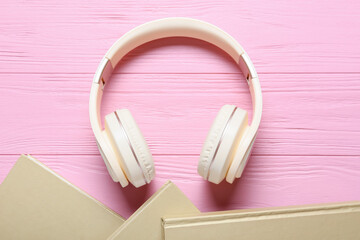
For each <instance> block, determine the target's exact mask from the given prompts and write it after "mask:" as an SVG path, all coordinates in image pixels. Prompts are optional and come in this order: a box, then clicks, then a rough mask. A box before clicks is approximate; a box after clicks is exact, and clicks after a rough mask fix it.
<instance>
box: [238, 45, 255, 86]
mask: <svg viewBox="0 0 360 240" xmlns="http://www.w3.org/2000/svg"><path fill="white" fill-rule="evenodd" d="M239 67H240V69H241V71H242V73H243V74H244V76H245V78H246V80H247V81H248V82H249V81H250V80H251V79H253V78H257V77H258V76H257V73H256V71H255V68H254V65H253V63H252V62H251V60H250V58H249V55H247V53H246V52H244V53H243V54H241V55H240V59H239Z"/></svg>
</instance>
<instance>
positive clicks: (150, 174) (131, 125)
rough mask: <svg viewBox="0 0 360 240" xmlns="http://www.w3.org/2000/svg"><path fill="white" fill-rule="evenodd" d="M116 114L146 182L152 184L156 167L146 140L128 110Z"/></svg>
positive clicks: (118, 111)
mask: <svg viewBox="0 0 360 240" xmlns="http://www.w3.org/2000/svg"><path fill="white" fill-rule="evenodd" d="M116 113H117V114H118V116H119V118H120V120H121V122H122V124H123V127H124V129H125V132H126V133H127V135H128V137H129V141H130V143H131V145H132V146H133V149H134V152H135V155H136V157H137V159H138V161H139V164H140V166H141V168H142V170H143V172H144V176H145V180H146V182H147V183H150V181H151V180H152V179H153V178H154V176H155V167H154V161H153V158H152V155H151V153H150V150H149V147H148V145H147V143H146V141H145V138H144V136H143V135H142V133H141V131H140V129H139V127H138V125H137V124H136V122H135V120H134V118H133V116H132V115H131V113H130V111H129V110H128V109H122V110H117V111H116Z"/></svg>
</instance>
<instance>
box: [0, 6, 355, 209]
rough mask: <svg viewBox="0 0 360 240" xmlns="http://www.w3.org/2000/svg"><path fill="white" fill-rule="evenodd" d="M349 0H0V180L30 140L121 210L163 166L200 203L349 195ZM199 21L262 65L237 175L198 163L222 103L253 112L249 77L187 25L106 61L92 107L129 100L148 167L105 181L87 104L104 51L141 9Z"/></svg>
mask: <svg viewBox="0 0 360 240" xmlns="http://www.w3.org/2000/svg"><path fill="white" fill-rule="evenodd" d="M358 9H360V2H359V1H355V0H347V1H345V2H344V1H343V2H339V1H336V0H330V1H317V2H316V3H314V2H313V1H271V2H269V1H264V0H261V1H249V0H242V1H235V0H231V1H230V0H229V1H201V0H195V1H194V0H192V1H189V0H185V1H181V3H180V2H175V1H168V0H164V1H158V2H157V3H153V2H151V3H150V2H148V1H137V2H128V1H106V2H103V1H100V0H91V1H70V0H65V1H61V2H58V1H43V0H40V1H31V2H26V1H25V2H24V1H17V0H15V1H8V0H5V1H1V2H0V78H1V83H2V87H1V88H0V112H1V114H0V121H1V123H2V126H3V127H2V128H1V129H0V182H1V181H2V180H3V179H4V178H5V176H6V175H7V173H8V171H9V170H10V168H11V166H12V165H13V164H14V162H15V161H16V159H17V158H18V156H19V155H20V154H21V153H31V154H33V155H34V156H35V157H37V158H38V159H39V160H41V161H42V162H44V163H45V164H47V165H48V166H49V167H50V168H52V169H54V170H55V171H56V172H58V173H59V174H60V175H63V176H64V177H65V178H67V179H68V180H69V181H71V182H73V183H74V184H75V185H77V186H79V187H80V188H82V189H84V190H85V191H87V192H88V193H90V194H91V195H93V196H94V197H95V198H97V199H99V200H100V201H102V202H104V203H105V204H107V205H108V206H110V207H111V208H113V209H114V210H115V211H117V212H119V213H120V214H122V215H124V216H129V215H130V214H131V213H132V212H133V211H135V210H136V208H137V207H138V206H140V204H141V203H142V202H144V201H145V200H146V199H147V198H148V197H149V196H150V195H151V194H152V193H153V192H155V191H156V190H157V189H158V188H159V187H160V186H161V184H163V183H164V182H165V181H166V180H167V179H171V180H173V181H174V182H175V183H176V184H177V185H179V187H180V188H181V189H182V190H183V191H184V192H185V193H186V195H187V196H189V198H190V199H191V200H192V201H193V202H194V203H195V205H196V206H198V207H199V208H200V210H202V211H209V210H224V209H236V208H252V207H265V206H281V205H290V204H306V203H319V202H333V201H343V200H344V201H345V200H360V191H359V189H360V125H359V120H360V111H359V109H360V47H359V44H358V43H359V41H360V31H359V30H358V26H359V25H360V17H359V16H360V15H359V13H358ZM170 16H188V17H193V18H198V19H202V20H205V21H209V22H211V23H213V24H215V25H217V26H219V27H221V28H223V29H224V30H226V31H227V32H229V33H230V34H231V35H233V36H234V37H235V38H236V39H237V40H239V42H240V43H241V44H242V45H243V47H244V48H245V50H246V51H247V52H248V54H249V55H250V57H251V59H252V60H253V62H254V64H255V67H256V69H257V71H258V73H259V78H260V83H261V86H262V90H263V98H264V111H263V120H262V123H261V128H260V132H259V135H258V138H257V141H256V144H255V147H254V151H253V156H252V158H251V159H250V162H249V165H248V167H247V168H246V171H245V173H244V176H243V178H242V179H241V180H238V181H236V182H235V183H234V184H233V185H229V184H226V183H224V184H221V185H219V186H216V185H211V184H208V183H206V182H204V181H203V180H202V179H201V178H200V177H199V176H198V175H197V173H196V164H197V160H198V154H199V153H200V151H201V147H202V143H203V142H204V140H205V137H206V134H207V131H208V130H209V128H210V125H211V123H212V121H213V119H214V118H215V116H216V114H217V111H218V110H219V109H220V108H221V106H222V105H224V104H227V103H230V104H236V105H238V106H239V107H241V108H244V109H246V110H248V111H249V113H250V114H251V112H252V110H251V101H250V100H251V99H250V96H249V90H248V88H247V85H246V83H245V81H244V79H243V78H242V76H241V73H240V71H239V70H238V69H237V67H236V66H235V65H234V64H233V63H232V62H231V59H230V57H228V56H227V55H225V54H224V53H223V52H222V51H221V50H219V49H217V48H216V47H214V46H211V45H208V44H206V43H204V42H202V41H198V40H193V39H187V38H168V39H163V40H159V41H154V42H151V43H148V44H145V45H143V46H141V47H139V48H137V49H135V50H134V51H132V52H131V53H130V54H128V55H127V56H126V57H125V59H124V60H123V61H122V65H121V66H120V67H118V68H117V69H116V74H114V75H113V77H112V80H111V82H110V83H109V85H108V86H107V88H106V93H105V96H104V100H103V104H102V110H103V111H102V115H103V116H104V115H105V114H108V113H110V112H111V111H114V110H115V109H120V108H129V109H130V110H131V112H132V114H133V115H134V117H135V119H136V120H137V123H138V124H139V126H140V128H141V130H142V132H143V133H144V135H145V138H146V139H147V141H148V143H149V147H150V149H151V151H152V153H153V155H154V159H155V165H156V171H157V175H156V178H155V180H154V182H153V183H152V184H150V185H149V186H147V187H143V188H141V189H139V190H138V189H135V188H133V187H128V188H125V189H122V188H121V187H120V186H119V185H118V184H115V183H112V181H111V179H110V177H109V176H108V174H107V172H106V169H105V166H104V164H103V161H102V160H101V157H100V155H99V152H98V150H97V147H96V144H95V141H94V137H93V134H92V130H91V128H90V123H89V116H88V100H89V91H90V87H91V81H92V77H93V74H94V72H95V70H96V68H97V65H98V63H99V61H100V59H101V57H102V56H103V55H104V54H105V52H106V51H107V49H108V48H109V47H110V46H111V44H112V43H113V42H114V41H115V40H116V39H117V38H118V37H120V36H121V35H122V34H124V33H125V32H126V31H128V30H130V29H131V28H133V27H135V26H136V25H138V24H141V23H144V22H146V21H149V20H152V19H157V18H162V17H170Z"/></svg>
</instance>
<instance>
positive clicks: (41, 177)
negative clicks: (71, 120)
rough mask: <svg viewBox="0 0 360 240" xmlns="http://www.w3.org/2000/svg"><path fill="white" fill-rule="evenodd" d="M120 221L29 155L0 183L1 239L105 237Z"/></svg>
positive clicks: (22, 157) (95, 201) (120, 218)
mask: <svg viewBox="0 0 360 240" xmlns="http://www.w3.org/2000/svg"><path fill="white" fill-rule="evenodd" d="M123 222H124V219H123V218H122V217H120V216H119V215H117V214H116V213H114V212H113V211H111V210H110V209H108V208H107V207H105V206H104V205H103V204H101V203H100V202H99V201H97V200H95V199H94V198H92V197H91V196H89V195H88V194H86V193H85V192H83V191H81V190H80V189H78V188H76V187H75V186H73V185H72V184H71V183H69V182H68V181H66V180H65V179H63V178H62V177H60V176H59V175H57V174H56V173H54V172H53V171H51V170H50V169H49V168H47V167H46V166H45V165H43V164H42V163H40V162H39V161H37V160H36V159H34V158H33V157H31V156H24V155H22V156H21V157H20V158H19V160H18V161H17V162H16V164H15V166H14V167H13V168H12V169H11V171H10V173H9V174H8V176H7V177H6V178H5V180H4V181H3V183H2V184H1V185H0V239H6V240H9V239H36V240H41V239H62V240H63V239H67V240H68V239H106V238H107V237H108V236H109V235H111V234H112V233H113V232H114V231H115V230H116V229H117V228H118V227H119V226H120V225H121V224H122V223H123Z"/></svg>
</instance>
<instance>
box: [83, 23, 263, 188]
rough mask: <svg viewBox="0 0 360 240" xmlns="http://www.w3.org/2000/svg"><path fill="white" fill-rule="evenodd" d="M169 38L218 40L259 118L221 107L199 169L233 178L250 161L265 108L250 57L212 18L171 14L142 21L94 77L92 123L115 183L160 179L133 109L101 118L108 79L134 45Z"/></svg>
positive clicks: (207, 175)
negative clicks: (237, 69) (244, 83)
mask: <svg viewBox="0 0 360 240" xmlns="http://www.w3.org/2000/svg"><path fill="white" fill-rule="evenodd" d="M165 37H190V38H196V39H201V40H204V41H206V42H209V43H212V44H214V45H215V46H217V47H219V48H221V49H223V50H224V51H225V52H227V53H228V54H229V55H230V56H231V57H232V58H233V59H234V61H235V62H236V63H237V64H238V65H239V67H240V69H241V71H242V72H243V74H244V76H245V78H246V79H247V82H248V85H249V87H250V92H251V96H252V102H253V109H254V112H253V119H252V123H251V125H250V126H249V125H248V115H247V112H246V111H245V110H242V109H240V108H238V107H236V106H233V105H225V106H223V107H222V108H221V109H220V112H219V114H218V115H217V117H216V119H215V121H214V123H213V125H212V127H211V129H210V132H209V134H208V136H207V139H206V141H205V144H204V147H203V150H202V153H201V155H200V160H199V165H198V173H199V174H200V175H201V176H202V177H203V178H204V179H206V180H208V181H210V182H213V183H220V182H221V181H222V180H223V179H224V178H225V176H226V181H227V182H229V183H232V182H233V181H234V179H235V177H236V178H239V177H240V176H241V174H242V172H243V169H244V167H245V165H246V162H247V159H248V157H249V155H250V151H251V148H252V146H253V144H254V141H255V138H256V134H257V130H258V128H259V124H260V119H261V113H262V96H261V88H260V83H259V79H258V76H257V73H256V71H255V68H254V66H253V64H252V62H251V61H250V58H249V56H248V55H247V54H246V52H245V51H244V50H243V48H242V47H241V46H240V44H239V43H238V42H236V40H235V39H234V38H232V37H231V36H230V35H229V34H227V33H225V32H224V31H222V30H221V29H219V28H218V27H216V26H214V25H211V24H209V23H206V22H203V21H200V20H195V19H190V18H166V19H160V20H156V21H152V22H148V23H145V24H143V25H140V26H138V27H136V28H134V29H133V30H131V31H129V32H128V33H126V34H124V35H123V36H122V37H121V38H120V39H119V40H118V41H117V42H115V44H114V45H113V46H112V47H111V48H110V50H109V51H108V52H107V53H106V55H105V57H104V58H103V59H102V61H101V63H100V65H99V67H98V69H97V71H96V73H95V76H94V81H93V83H92V87H91V92H90V104H89V110H90V122H91V127H92V129H93V131H94V134H95V138H96V142H97V144H98V147H99V150H100V153H101V156H102V158H103V159H104V161H105V164H106V167H107V169H108V171H109V173H110V175H111V177H112V179H113V180H114V181H115V182H120V184H121V186H123V187H125V186H127V185H128V183H129V181H130V182H131V183H132V184H133V185H134V186H135V187H140V186H142V185H144V184H146V183H150V181H151V180H152V179H153V178H154V175H155V169H154V163H153V159H152V156H151V153H150V151H149V147H148V145H147V144H146V142H145V139H144V137H143V136H142V134H141V132H140V129H139V128H138V126H137V124H136V123H135V120H134V119H133V117H132V115H131V114H130V111H129V110H127V109H122V110H116V111H115V112H113V113H110V114H108V115H107V116H106V117H105V129H104V130H102V125H101V120H100V103H101V97H102V94H103V88H104V85H105V83H106V82H107V81H108V80H109V78H110V75H111V73H112V71H113V70H114V69H115V67H116V65H117V64H118V63H119V61H120V60H121V59H122V58H123V57H124V56H125V55H126V54H127V53H128V52H130V51H131V50H133V49H134V48H136V47H138V46H140V45H142V44H144V43H147V42H149V41H152V40H156V39H160V38H165Z"/></svg>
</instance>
